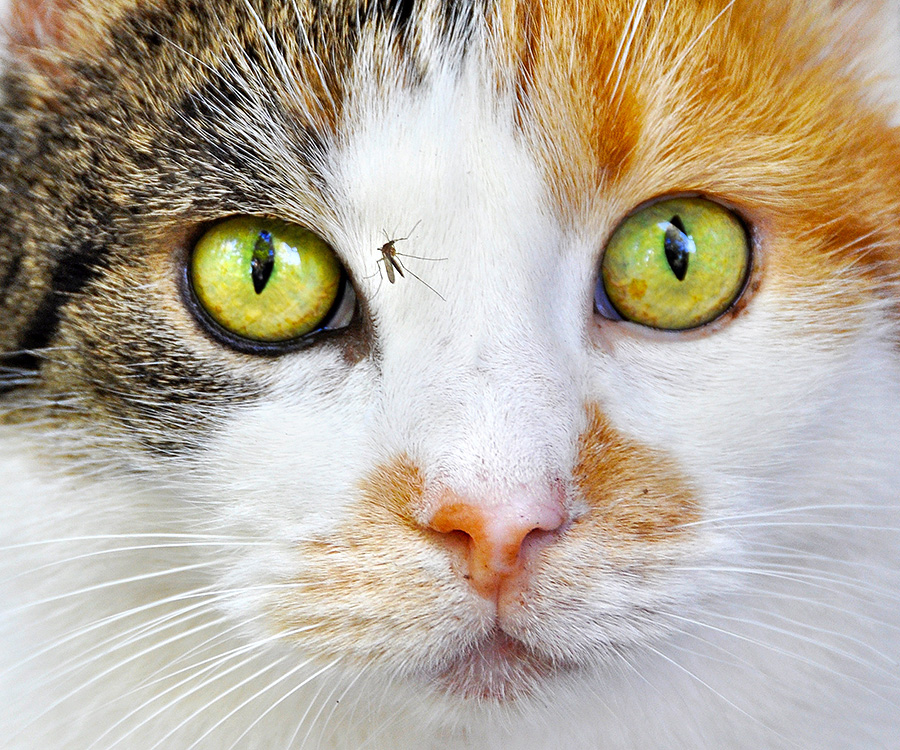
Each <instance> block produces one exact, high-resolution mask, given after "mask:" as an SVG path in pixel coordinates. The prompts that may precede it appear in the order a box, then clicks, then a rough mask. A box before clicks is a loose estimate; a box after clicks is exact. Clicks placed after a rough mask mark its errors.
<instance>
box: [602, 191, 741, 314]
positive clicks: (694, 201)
mask: <svg viewBox="0 0 900 750" xmlns="http://www.w3.org/2000/svg"><path fill="white" fill-rule="evenodd" d="M749 265H750V248H749V245H748V242H747V234H746V232H745V231H744V227H743V225H742V224H741V222H740V221H739V220H738V219H737V217H736V216H735V215H734V214H733V213H732V212H731V211H729V210H727V209H726V208H723V207H722V206H720V205H718V204H717V203H712V202H711V201H708V200H703V199H702V198H675V199H672V200H665V201H659V202H658V203H653V204H651V205H649V206H647V207H645V208H643V209H641V210H640V211H638V212H637V213H635V214H632V215H631V216H629V217H628V218H627V219H625V221H623V222H622V223H621V224H620V225H619V227H618V229H616V231H615V233H614V234H613V236H612V238H611V239H610V241H609V244H608V245H607V247H606V252H605V253H604V256H603V267H602V273H601V276H602V282H603V286H604V289H605V291H606V296H607V297H608V299H609V301H610V302H611V303H612V306H613V307H614V308H615V309H616V311H617V312H618V313H619V314H620V315H621V316H622V317H623V318H625V319H626V320H631V321H633V322H635V323H640V324H642V325H645V326H652V327H653V328H666V329H673V330H681V329H685V328H695V327H697V326H700V325H703V324H704V323H708V322H710V321H711V320H714V319H715V318H717V317H718V316H719V315H721V314H722V313H723V312H725V311H726V310H727V309H728V308H729V307H730V306H731V305H732V304H733V303H734V301H735V300H736V299H737V298H738V296H739V295H740V293H741V290H742V289H743V286H744V280H745V279H746V277H747V270H748V268H749Z"/></svg>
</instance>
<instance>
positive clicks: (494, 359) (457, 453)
mask: <svg viewBox="0 0 900 750" xmlns="http://www.w3.org/2000/svg"><path fill="white" fill-rule="evenodd" d="M466 354H467V356H465V357H464V358H460V360H459V362H458V366H457V367H455V368H451V369H448V370H447V371H445V372H444V373H442V374H441V377H439V378H437V379H436V380H435V381H434V382H433V383H432V385H431V389H430V390H431V393H430V401H431V407H430V408H429V409H428V411H429V413H430V417H429V419H430V420H431V423H432V425H433V427H434V428H435V430H436V435H435V439H434V440H433V441H432V442H431V443H430V446H429V454H430V456H429V458H430V459H431V460H430V462H429V463H431V465H432V468H433V471H434V474H435V475H436V476H438V477H440V478H441V479H442V481H444V482H445V483H447V484H448V485H449V486H451V487H454V488H456V489H457V490H459V491H460V492H463V493H465V494H471V493H476V494H477V493H479V492H481V491H490V492H493V491H495V490H497V489H498V488H500V487H512V486H521V485H527V484H531V483H535V482H539V483H544V482H547V481H554V480H556V479H558V478H561V477H562V476H563V475H564V474H565V473H566V470H567V468H568V466H567V464H568V461H569V458H570V457H569V456H568V454H567V452H566V450H567V448H568V446H569V444H570V443H571V440H570V438H571V434H572V424H573V422H574V420H575V417H576V403H577V396H576V394H575V388H574V384H573V378H572V377H571V375H570V373H569V368H568V367H567V363H566V361H565V358H564V357H563V356H562V355H561V353H560V352H558V351H555V350H554V347H552V346H548V345H547V344H545V343H542V342H540V341H537V340H535V337H534V336H533V335H532V336H530V337H529V336H526V335H524V334H522V333H521V332H519V333H518V334H516V335H510V334H509V332H507V336H506V337H504V336H499V335H493V336H485V337H484V338H483V339H482V340H481V342H480V345H479V346H477V347H473V348H472V349H471V350H469V351H467V352H466Z"/></svg>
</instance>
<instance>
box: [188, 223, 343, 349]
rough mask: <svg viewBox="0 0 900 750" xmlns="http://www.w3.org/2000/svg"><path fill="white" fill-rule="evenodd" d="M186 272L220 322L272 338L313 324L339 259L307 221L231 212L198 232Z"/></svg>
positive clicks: (331, 292)
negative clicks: (305, 224)
mask: <svg viewBox="0 0 900 750" xmlns="http://www.w3.org/2000/svg"><path fill="white" fill-rule="evenodd" d="M190 275H191V283H192V285H193V288H194V293H195V294H196V296H197V300H198V301H199V302H200V304H201V305H202V306H203V308H204V309H205V310H206V312H207V313H208V314H209V316H210V317H211V318H212V319H213V320H214V321H215V322H216V323H218V324H219V325H220V326H222V328H224V329H225V330H227V331H229V332H231V333H233V334H235V335H236V336H240V337H241V338H245V339H250V340H253V341H261V342H267V343H277V342H283V341H290V340H291V339H295V338H297V337H299V336H303V335H304V334H306V333H309V332H310V331H314V330H315V329H316V328H318V327H319V326H320V324H321V323H322V321H323V320H324V319H325V317H326V316H327V315H328V313H329V311H330V310H331V309H332V307H333V306H334V303H335V299H336V297H337V295H338V291H339V289H340V283H341V265H340V262H339V261H338V259H337V257H336V256H335V254H334V251H333V250H332V249H331V248H330V247H329V246H328V245H327V244H326V243H325V241H324V240H322V239H321V238H320V237H318V236H316V235H315V234H313V233H312V232H310V231H309V230H308V229H304V228H303V227H299V226H296V225H295V224H288V223H286V222H283V221H277V220H274V219H259V218H253V217H238V218H233V219H227V220H225V221H223V222H220V223H219V224H216V225H215V226H213V227H212V228H211V229H209V230H208V231H207V232H206V234H204V235H203V236H202V237H201V238H200V240H199V242H197V244H196V245H195V246H194V253H193V255H192V256H191V266H190Z"/></svg>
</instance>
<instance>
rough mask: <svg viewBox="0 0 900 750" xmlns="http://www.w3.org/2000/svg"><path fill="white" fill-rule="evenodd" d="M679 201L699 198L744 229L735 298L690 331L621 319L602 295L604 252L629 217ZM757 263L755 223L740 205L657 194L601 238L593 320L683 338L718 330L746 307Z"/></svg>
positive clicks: (689, 195)
mask: <svg viewBox="0 0 900 750" xmlns="http://www.w3.org/2000/svg"><path fill="white" fill-rule="evenodd" d="M683 198H699V199H701V200H704V201H707V202H709V203H714V204H716V205H717V206H720V207H722V208H724V209H725V210H726V211H728V212H729V213H730V214H731V215H732V216H734V218H735V219H737V221H738V223H739V224H740V225H741V228H742V229H743V230H744V237H745V238H746V240H747V249H748V252H749V255H750V257H749V259H748V262H747V270H746V272H745V274H744V279H743V281H742V282H741V287H740V290H739V291H738V293H737V294H736V295H735V298H734V300H733V301H732V302H731V304H730V305H728V307H726V308H725V309H724V310H723V311H722V312H721V313H719V314H718V315H717V316H716V317H714V318H713V319H712V320H708V321H706V322H705V323H700V324H699V325H696V326H692V327H690V328H657V327H654V326H650V325H647V324H645V323H638V322H636V321H633V320H629V319H628V318H625V317H623V316H622V315H621V314H620V313H619V312H618V310H616V309H615V307H614V306H613V304H612V301H611V300H610V299H609V296H608V295H607V293H606V286H605V285H604V284H603V258H604V256H605V255H606V250H607V248H608V247H609V242H610V240H611V239H612V238H613V236H614V235H615V233H616V232H617V231H618V229H619V227H621V226H622V224H624V223H625V222H626V221H628V219H630V218H631V217H632V216H634V215H636V214H638V213H640V212H641V211H643V210H644V209H646V208H648V207H649V206H652V205H654V204H656V203H662V202H663V201H669V200H678V199H683ZM761 262H762V251H761V237H760V232H759V228H758V226H757V223H756V222H754V221H751V219H750V218H749V217H748V215H747V213H746V212H745V211H744V210H742V209H741V207H740V206H737V205H735V203H733V202H732V201H729V200H728V199H726V198H722V197H720V196H717V195H711V194H708V193H703V192H698V191H684V192H676V193H665V194H662V195H657V196H655V197H653V198H650V199H648V200H645V201H643V202H641V203H639V204H638V205H637V206H636V207H635V208H633V209H631V210H630V211H629V212H628V213H626V214H625V215H624V216H622V218H620V219H619V220H618V221H617V222H616V223H615V224H614V225H613V227H612V229H610V231H609V233H608V234H607V236H606V237H605V239H604V241H603V243H602V245H601V252H600V253H599V255H598V257H597V261H596V269H597V272H596V275H595V280H594V287H593V289H594V291H593V294H592V301H593V314H594V318H595V319H596V318H597V317H599V318H601V319H602V320H603V321H605V322H608V323H624V324H626V325H628V326H630V327H631V326H633V327H634V328H635V330H642V331H653V332H655V333H660V334H668V335H677V336H679V337H684V336H685V335H690V334H691V333H695V332H698V331H704V330H710V327H718V326H719V325H721V324H722V323H723V322H725V321H727V320H731V319H733V318H735V317H737V315H738V314H739V313H740V312H741V311H743V310H744V309H745V307H746V306H747V304H748V303H749V302H750V299H751V297H752V296H753V293H755V292H756V290H757V289H758V287H759V271H760V266H761ZM601 290H602V294H603V297H602V306H603V307H605V309H604V310H600V309H598V308H599V307H600V306H601V305H600V304H598V291H601ZM610 313H611V314H610Z"/></svg>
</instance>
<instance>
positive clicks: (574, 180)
mask: <svg viewBox="0 0 900 750" xmlns="http://www.w3.org/2000/svg"><path fill="white" fill-rule="evenodd" d="M862 7H863V5H862V4H852V3H842V4H839V5H838V6H831V4H828V3H812V4H810V3H804V4H794V3H780V2H765V1H763V0H733V1H732V2H726V1H725V0H710V1H709V2H706V1H704V2H699V1H698V2H669V3H664V2H649V0H648V1H644V0H640V1H638V2H631V1H628V2H626V1H625V0H610V2H604V3H599V4H598V3H570V2H563V1H562V0H547V2H536V0H516V1H515V2H512V1H504V2H496V3H476V2H464V3H448V2H441V1H439V0H427V1H426V2H421V3H409V2H396V1H395V2H390V1H388V0H382V1H381V2H375V1H374V0H373V1H371V2H359V3H355V2H324V0H296V2H286V1H285V2H276V1H272V2H253V1H252V0H215V1H214V2H207V3H202V4H201V3H195V2H188V0H155V1H154V2H147V3H144V2H142V3H124V2H123V3H113V4H107V5H104V10H103V11H102V12H101V13H98V14H96V15H95V14H91V13H89V10H90V9H91V5H89V4H87V3H80V2H72V3H58V4H53V5H51V6H44V5H42V4H36V3H24V2H20V3H17V5H16V9H17V11H18V13H19V15H20V16H21V17H22V18H23V19H24V20H23V21H22V23H26V24H27V23H28V22H33V23H32V25H33V26H34V25H35V24H37V25H40V24H39V23H38V21H39V20H40V15H39V11H38V8H44V9H45V10H44V11H40V12H41V13H43V12H45V11H46V12H49V13H50V14H51V16H53V14H54V13H55V14H61V15H58V16H54V17H59V18H63V17H64V18H66V19H68V18H70V17H71V18H83V19H87V18H90V19H92V20H91V23H92V24H94V25H92V26H91V27H90V28H91V29H93V31H92V32H91V33H92V34H93V41H92V43H91V44H75V43H71V42H67V41H66V39H65V35H64V34H63V32H62V31H61V30H62V29H63V26H62V25H58V28H57V30H56V31H53V32H52V33H50V34H49V40H50V41H49V42H48V41H47V37H44V38H42V39H38V37H37V36H35V37H34V38H33V40H32V42H33V43H34V44H38V43H41V42H42V41H43V43H45V44H48V45H49V47H51V48H52V47H53V45H54V44H55V45H57V47H56V49H57V50H58V51H59V55H57V56H56V57H54V58H53V64H52V65H51V66H49V67H48V66H46V65H40V64H39V65H34V64H32V63H33V59H32V58H29V56H28V55H23V56H20V59H19V61H18V63H16V64H13V65H12V66H11V69H10V70H9V72H8V75H7V111H6V113H5V118H6V122H5V123H4V125H5V127H4V130H3V134H2V138H3V147H4V151H5V152H6V153H8V154H15V158H12V159H8V160H6V161H5V162H4V164H3V166H2V170H3V175H2V177H3V182H4V184H6V185H7V186H9V190H7V191H6V192H5V193H4V195H3V196H2V198H0V219H2V222H0V224H2V228H0V280H2V283H0V286H2V289H0V309H2V312H3V316H4V319H5V321H6V323H7V325H5V326H4V328H3V330H0V346H2V348H3V349H4V350H6V351H23V350H24V351H25V352H26V354H25V355H23V356H22V357H20V360H19V361H18V366H21V367H24V368H27V367H31V368H36V367H37V366H38V365H39V362H38V361H37V360H36V359H35V358H34V357H33V356H32V355H31V354H30V353H31V352H34V351H38V350H40V349H42V348H43V347H46V346H48V345H50V344H52V343H54V342H56V343H60V342H62V341H63V339H61V338H60V336H63V337H64V340H65V343H66V346H67V347H68V349H67V351H69V352H71V353H69V354H66V355H61V356H64V357H72V358H76V357H79V356H80V357H82V358H83V359H84V361H91V362H93V366H92V367H93V373H94V377H95V379H96V378H99V379H101V380H102V379H103V378H102V377H101V376H102V375H103V374H104V373H106V375H107V377H106V378H105V379H106V380H107V381H108V383H110V384H111V383H117V384H118V385H117V386H116V388H114V389H113V388H111V387H107V388H105V389H104V390H105V391H106V392H107V396H105V398H110V396H109V395H108V394H109V393H112V392H115V393H116V399H117V400H120V399H122V398H126V399H127V398H129V395H128V394H127V389H125V388H123V387H122V385H121V379H120V378H119V376H118V374H117V373H118V372H120V371H121V369H122V368H123V367H131V366H133V363H134V361H150V362H152V361H157V360H158V359H159V358H160V356H161V352H168V353H169V355H168V359H170V360H172V361H174V362H177V363H178V366H177V367H175V368H170V369H169V370H168V371H166V372H165V373H160V372H154V373H151V372H149V371H142V373H144V372H146V377H145V378H144V379H143V380H141V377H133V378H132V379H130V380H128V381H127V383H128V385H129V386H131V385H133V386H134V389H135V393H134V398H135V400H140V401H141V402H143V401H145V400H146V399H147V398H148V391H149V393H153V392H159V393H160V397H161V398H166V399H168V398H170V397H171V396H172V394H173V391H174V392H177V393H178V394H179V398H187V399H188V400H190V399H191V398H193V397H195V396H196V397H197V398H199V394H197V393H194V391H193V390H192V389H185V388H184V387H183V386H184V384H185V383H191V382H200V381H201V380H203V379H206V380H209V378H210V377H212V378H213V379H215V378H216V377H217V376H215V375H214V373H216V372H217V371H219V370H221V369H222V368H223V362H224V363H225V364H224V367H225V370H226V371H227V369H228V368H229V367H231V366H232V365H233V364H234V362H235V360H240V364H241V367H242V368H244V370H242V371H245V370H246V369H247V368H251V369H253V370H254V371H256V370H260V371H263V370H264V365H261V364H260V363H259V362H250V359H252V358H243V359H241V358H240V357H238V356H237V355H235V354H234V353H232V352H224V351H220V347H216V346H210V345H208V342H205V341H204V340H203V339H202V337H199V336H197V335H196V331H194V330H193V329H186V330H178V331H176V330H173V329H172V326H171V324H167V322H166V318H165V315H164V310H166V309H168V308H169V307H172V306H173V304H176V305H177V302H176V303H172V302H171V301H169V302H166V301H165V298H166V293H167V292H171V291H172V290H163V291H159V288H158V287H154V286H152V285H150V280H151V279H156V280H158V279H159V278H160V271H159V269H160V268H161V267H168V266H164V263H166V262H168V263H170V264H171V262H172V261H171V258H172V257H173V255H177V253H173V250H178V249H179V248H180V249H181V250H182V251H183V250H184V248H185V246H186V245H187V244H188V243H189V240H190V238H191V237H192V236H194V235H193V234H192V233H193V232H196V230H197V228H198V227H201V226H202V225H203V224H204V223H205V222H208V221H212V220H215V219H218V218H222V217H224V216H228V215H233V214H242V213H243V214H263V215H275V216H279V217H282V218H285V219H288V220H292V221H297V222H299V223H303V224H306V225H308V226H311V227H314V228H317V229H322V231H323V232H324V233H325V234H326V235H327V234H328V233H329V231H331V236H330V237H329V239H334V244H335V246H336V248H337V249H338V251H339V252H340V253H342V254H343V255H344V259H345V260H352V257H350V256H351V250H352V249H348V248H347V247H345V246H342V244H341V242H340V241H339V240H340V236H341V234H340V229H341V223H342V221H341V218H342V217H341V210H343V212H344V213H343V217H344V218H346V215H347V214H348V213H350V212H352V209H348V208H347V207H346V206H343V207H342V206H341V205H340V204H341V200H342V198H343V196H342V195H341V189H342V187H341V186H340V185H339V184H336V182H335V180H334V179H333V178H334V175H335V173H336V170H335V169H333V168H332V167H333V165H334V162H335V160H337V159H340V158H343V154H342V151H341V149H342V148H344V147H345V146H346V144H347V142H348V138H349V135H348V134H349V133H352V132H358V131H359V128H360V122H361V121H375V120H380V121H384V122H390V121H391V112H390V102H391V101H392V100H393V97H396V96H397V94H398V92H402V93H403V96H404V97H405V98H406V99H407V100H416V99H419V100H423V101H425V100H427V99H428V96H429V95H433V96H436V94H435V93H434V91H432V89H433V88H434V87H435V86H437V85H438V83H439V82H440V81H445V80H446V79H447V78H451V79H452V78H454V77H456V78H463V77H464V76H465V75H469V78H470V79H471V80H470V83H471V81H476V85H477V86H478V87H480V90H479V93H478V95H477V96H475V97H470V98H469V99H467V100H460V102H459V103H460V105H461V106H463V107H464V106H469V103H470V102H473V101H475V102H477V103H478V106H479V107H483V105H484V101H483V100H484V99H485V98H490V100H491V104H490V106H489V107H483V108H484V109H488V110H489V111H490V112H491V114H492V116H496V117H497V118H500V119H502V118H504V117H508V118H509V119H510V120H511V121H512V123H513V124H514V129H515V134H514V137H515V138H516V139H517V140H518V141H520V142H521V143H522V144H525V147H526V151H527V154H528V157H529V158H530V159H532V160H533V161H534V164H535V165H536V168H537V169H538V170H539V171H540V172H541V173H542V175H543V180H544V183H545V185H546V189H547V192H548V193H549V195H550V196H551V197H552V203H553V205H551V206H549V207H545V206H543V205H541V207H540V209H541V210H542V211H544V210H546V212H547V214H548V215H555V220H556V221H558V222H559V224H560V225H562V226H564V227H574V228H575V230H574V231H576V232H578V233H581V234H583V235H584V236H588V237H592V238H593V239H592V240H591V243H592V244H593V245H595V246H596V247H597V250H599V249H600V247H601V246H602V241H603V238H604V237H605V236H608V233H609V232H610V231H611V229H612V227H613V226H614V225H615V223H616V222H617V221H618V220H620V219H621V217H622V216H623V215H625V214H626V213H627V212H629V211H631V210H633V209H634V208H635V207H636V206H638V205H640V204H641V203H643V202H645V201H647V200H649V199H652V198H655V197H657V196H660V195H665V194H673V193H700V194H704V195H708V196H710V197H712V198H714V199H718V200H721V201H722V202H724V203H726V204H727V205H731V206H732V207H734V208H735V209H736V210H738V211H739V212H741V213H742V214H743V215H744V217H745V218H747V219H748V221H749V222H750V223H751V224H752V225H753V226H755V227H760V228H763V229H768V230H769V231H771V233H772V234H773V235H774V234H777V235H779V236H781V237H789V238H801V237H802V238H803V242H802V243H796V244H795V245H793V246H791V247H790V249H788V248H787V245H786V244H784V243H783V246H782V248H781V249H779V248H778V247H773V249H772V250H771V252H769V254H768V258H769V261H768V262H769V263H770V269H771V270H777V271H778V272H779V273H781V274H782V275H783V276H784V275H788V274H793V275H795V276H796V275H798V274H799V275H800V276H802V277H804V278H808V279H811V280H813V281H814V280H815V279H816V275H817V273H819V272H820V271H821V272H824V271H826V270H827V271H829V272H831V271H833V270H834V267H835V264H838V265H840V264H844V265H846V266H847V267H850V266H853V267H856V268H862V269H865V270H867V271H868V272H869V273H871V275H872V276H873V278H877V279H878V280H879V283H880V284H890V283H894V282H893V280H894V279H895V277H896V274H897V271H898V269H897V265H898V260H897V251H896V242H895V240H894V237H893V227H895V226H896V224H897V220H898V216H897V213H898V211H897V199H896V196H897V195H898V194H900V169H898V168H897V167H898V153H900V147H898V141H897V136H896V133H895V132H894V130H893V129H892V128H891V126H890V124H889V120H890V116H891V113H890V110H889V108H888V106H887V104H880V103H877V102H873V101H872V100H871V97H870V95H869V93H868V88H867V77H866V74H865V71H864V70H860V69H859V68H858V66H857V65H856V63H855V62H854V61H855V60H856V59H857V58H856V57H854V54H855V52H856V51H858V50H859V48H860V46H861V45H860V43H859V39H860V38H861V37H860V36H858V35H857V34H855V33H848V32H847V29H850V30H851V31H853V30H855V29H856V28H857V27H858V26H859V24H858V23H855V24H854V23H850V21H851V20H852V19H853V18H857V17H861V15H864V14H862V13H861V11H860V8H862ZM865 7H872V8H874V7H875V5H871V6H865ZM854 14H855V15H854ZM28 19H30V21H28ZM94 21H97V23H94ZM97 24H99V25H97ZM50 25H51V26H52V24H50ZM35 28H36V26H35ZM65 28H66V29H69V30H70V31H71V30H75V29H77V28H80V27H79V26H78V24H77V23H76V24H75V25H65ZM66 33H69V32H66ZM73 33H74V32H73ZM79 33H80V32H79ZM61 34H62V36H61ZM823 49H824V50H825V52H824V53H823ZM479 66H480V68H479V69H480V72H479V73H478V74H477V75H474V76H472V75H471V74H470V73H467V71H471V68H472V67H479ZM761 71H765V73H764V74H762V73H761ZM361 81H366V82H367V83H366V85H365V86H360V85H358V84H360V82H361ZM467 85H469V84H467ZM448 91H449V89H448ZM457 114H458V115H459V122H460V123H463V124H464V123H465V122H467V120H466V112H464V111H463V112H458V113H457ZM472 122H473V123H474V121H472ZM473 126H474V125H473ZM434 135H435V137H437V135H438V133H436V132H435V133H434ZM450 158H451V159H452V158H453V157H452V156H451V157H450ZM337 171H339V170H337ZM403 178H404V176H403V175H400V176H399V179H403ZM420 178H421V173H420V172H416V173H414V174H410V175H408V176H407V179H408V181H409V182H410V184H414V183H415V182H416V180H418V179H420ZM423 187H425V188H427V189H429V190H437V189H439V186H437V185H435V186H423ZM381 192H384V191H383V189H382V190H381ZM410 223H411V224H412V222H410ZM329 228H330V230H329ZM382 229H384V227H383V226H372V227H367V229H366V231H367V232H368V233H369V234H371V235H372V236H379V232H380V230H382ZM460 241H462V240H460ZM345 244H346V243H345ZM469 244H471V243H469ZM488 251H489V250H488V249H486V248H480V247H478V246H477V244H476V245H475V246H473V248H472V252H473V253H475V254H476V256H477V253H479V252H488ZM591 252H592V253H593V252H595V251H594V250H592V251H591ZM166 259H169V260H166ZM826 261H827V262H826ZM590 262H595V261H594V260H593V259H592V260H591V261H590ZM436 273H440V269H437V270H436ZM774 276H778V274H777V273H776V274H773V277H774ZM154 283H155V282H154ZM141 284H145V285H147V287H146V288H149V289H152V290H155V292H154V293H158V294H159V298H158V299H155V301H151V302H149V303H148V301H147V300H136V299H135V297H134V295H133V294H131V293H130V292H129V290H131V289H134V288H135V287H136V286H137V285H141ZM148 294H151V293H150V292H148ZM151 296H152V294H151ZM169 296H170V297H171V296H173V295H171V294H169ZM138 312H140V313H142V314H141V315H137V314H136V313H138ZM150 313H153V314H150ZM136 320H137V321H138V323H137V324H135V321H136ZM142 321H146V326H145V327H143V328H142V326H144V325H145V324H144V322H142ZM186 334H189V335H186ZM112 341H115V342H118V344H117V345H116V346H112V345H111V344H110V343H108V342H112ZM79 349H81V350H82V354H81V355H78V354H77V352H78V351H79ZM29 358H30V359H29ZM79 361H81V360H79ZM104 362H106V363H107V365H108V366H107V367H105V368H104V366H103V364H104ZM64 369H65V368H63V369H61V370H60V372H62V371H63V370H64ZM175 370H178V372H174V371H175ZM69 371H71V372H79V371H81V368H70V370H69ZM211 373H212V374H213V375H211ZM132 375H134V373H132ZM65 377H69V376H68V375H67V376H65ZM220 380H221V381H222V383H223V385H222V387H221V388H220V389H218V390H220V391H222V392H223V393H224V394H225V395H226V397H229V398H230V397H233V396H234V392H233V391H234V388H233V383H234V381H235V378H234V377H230V376H226V375H224V374H223V375H222V376H221V378H220ZM209 390H210V389H207V391H209ZM211 390H213V391H215V390H217V389H215V388H213V389H211ZM123 391H126V393H125V395H124V396H123ZM249 392H255V389H250V391H248V393H249ZM185 393H187V395H185ZM116 408H117V409H120V410H121V409H122V408H124V406H123V404H121V403H119V404H118V405H117V407H116ZM126 411H127V409H126Z"/></svg>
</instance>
